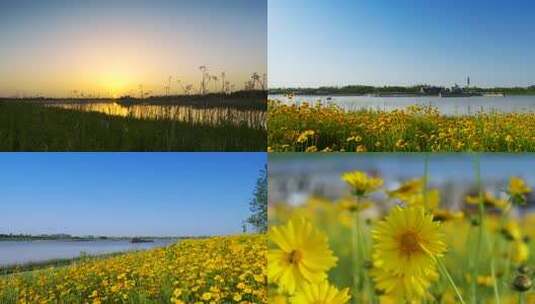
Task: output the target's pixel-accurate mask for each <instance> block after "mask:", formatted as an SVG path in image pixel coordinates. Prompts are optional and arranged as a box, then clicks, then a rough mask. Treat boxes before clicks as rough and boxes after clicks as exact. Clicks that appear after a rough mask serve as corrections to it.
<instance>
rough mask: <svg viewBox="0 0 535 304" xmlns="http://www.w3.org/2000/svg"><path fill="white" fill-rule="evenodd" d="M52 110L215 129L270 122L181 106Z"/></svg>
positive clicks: (257, 115) (244, 113)
mask: <svg viewBox="0 0 535 304" xmlns="http://www.w3.org/2000/svg"><path fill="white" fill-rule="evenodd" d="M49 106H54V107H60V108H63V109H69V110H78V111H88V112H99V113H104V114H107V115H113V116H122V117H133V118H137V119H154V120H158V119H170V120H177V121H182V122H187V123H192V124H202V125H211V126H217V125H224V124H232V125H237V126H238V125H243V124H245V125H247V126H248V127H251V128H265V121H266V116H265V115H266V113H265V112H263V111H256V110H237V109H233V108H220V107H215V108H206V109H203V108H195V107H191V106H181V105H150V104H143V105H129V106H124V105H121V104H118V103H115V102H102V103H100V102H92V103H52V104H49Z"/></svg>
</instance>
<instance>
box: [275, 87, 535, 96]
mask: <svg viewBox="0 0 535 304" xmlns="http://www.w3.org/2000/svg"><path fill="white" fill-rule="evenodd" d="M424 87H427V86H424V85H415V86H383V87H374V86H366V85H349V86H343V87H318V88H275V89H270V90H269V94H272V95H279V94H282V95H284V94H295V95H369V94H371V95H381V94H414V95H420V94H421V89H422V88H424ZM470 91H477V92H482V93H504V94H505V95H535V85H533V86H529V87H511V88H507V87H495V88H478V87H470Z"/></svg>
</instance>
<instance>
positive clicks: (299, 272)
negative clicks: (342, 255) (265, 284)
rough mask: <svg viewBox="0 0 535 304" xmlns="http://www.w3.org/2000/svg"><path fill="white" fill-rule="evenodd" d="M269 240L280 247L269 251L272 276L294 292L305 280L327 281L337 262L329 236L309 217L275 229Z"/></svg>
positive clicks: (280, 284)
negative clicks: (328, 273)
mask: <svg viewBox="0 0 535 304" xmlns="http://www.w3.org/2000/svg"><path fill="white" fill-rule="evenodd" d="M269 239H270V240H271V241H272V242H273V243H274V244H275V246H276V249H270V250H269V251H268V278H269V280H270V281H272V282H274V283H276V284H278V285H279V288H281V289H282V290H284V291H287V292H288V293H290V294H293V293H294V292H295V290H296V289H297V288H298V287H299V286H301V285H302V284H304V283H307V282H310V283H319V282H321V281H323V280H325V279H326V278H327V274H326V272H327V271H328V270H329V269H331V268H332V267H334V266H335V265H336V262H337V258H336V257H335V256H334V255H333V252H332V251H331V250H330V249H329V244H328V242H327V237H326V236H325V235H324V234H323V233H322V232H320V231H319V230H317V229H316V228H315V227H314V226H313V225H312V224H311V223H310V222H308V221H306V220H305V219H302V218H301V219H293V220H291V221H289V222H288V224H286V225H285V226H276V227H273V228H271V230H270V232H269Z"/></svg>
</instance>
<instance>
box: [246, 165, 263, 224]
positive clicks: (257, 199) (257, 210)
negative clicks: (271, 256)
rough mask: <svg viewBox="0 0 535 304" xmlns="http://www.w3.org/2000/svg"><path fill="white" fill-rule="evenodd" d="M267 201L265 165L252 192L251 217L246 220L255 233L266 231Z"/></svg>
mask: <svg viewBox="0 0 535 304" xmlns="http://www.w3.org/2000/svg"><path fill="white" fill-rule="evenodd" d="M267 199H268V180H267V165H266V166H265V167H264V169H262V170H260V176H259V177H258V179H257V180H256V185H255V188H254V191H253V197H252V199H251V201H250V202H249V210H250V211H251V215H250V216H249V218H247V223H249V224H251V225H252V226H253V227H254V228H255V230H256V231H258V232H266V231H267Z"/></svg>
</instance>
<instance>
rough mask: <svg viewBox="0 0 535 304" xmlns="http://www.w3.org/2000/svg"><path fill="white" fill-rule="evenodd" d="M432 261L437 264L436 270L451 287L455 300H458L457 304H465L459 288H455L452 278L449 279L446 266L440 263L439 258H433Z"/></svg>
mask: <svg viewBox="0 0 535 304" xmlns="http://www.w3.org/2000/svg"><path fill="white" fill-rule="evenodd" d="M434 259H435V261H436V262H437V264H438V268H439V269H440V271H441V272H442V274H443V275H444V276H445V277H446V278H447V279H448V283H450V285H451V287H452V288H453V290H454V291H455V294H456V295H457V299H459V303H461V304H465V302H464V300H463V296H461V292H460V291H459V288H457V285H456V284H455V282H454V281H453V278H452V277H451V275H450V273H449V271H448V269H447V268H446V265H444V263H442V261H441V260H440V258H434Z"/></svg>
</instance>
